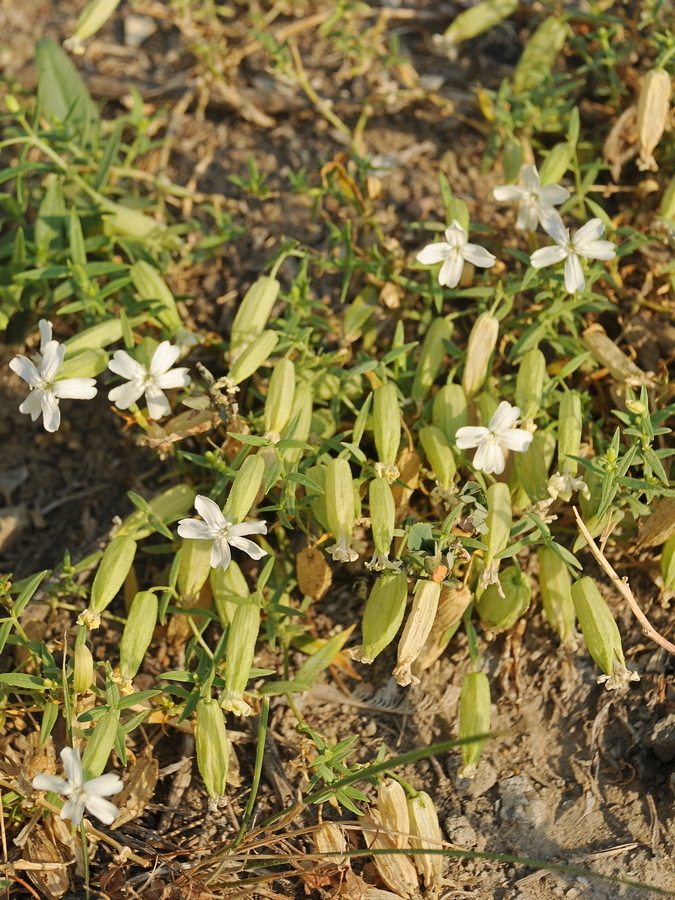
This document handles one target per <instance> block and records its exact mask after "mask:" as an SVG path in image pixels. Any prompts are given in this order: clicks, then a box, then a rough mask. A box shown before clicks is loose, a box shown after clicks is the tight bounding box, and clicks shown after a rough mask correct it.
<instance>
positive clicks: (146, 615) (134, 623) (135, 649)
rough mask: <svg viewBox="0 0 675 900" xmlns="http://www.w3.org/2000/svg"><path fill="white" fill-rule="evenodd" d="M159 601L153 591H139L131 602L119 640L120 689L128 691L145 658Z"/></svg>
mask: <svg viewBox="0 0 675 900" xmlns="http://www.w3.org/2000/svg"><path fill="white" fill-rule="evenodd" d="M158 611H159V601H158V600H157V596H156V595H155V593H154V592H153V591H139V593H138V594H136V596H135V597H134V599H133V601H132V603H131V609H130V610H129V615H128V616H127V624H126V625H125V626H124V631H123V633H122V639H121V641H120V676H121V678H122V691H123V692H124V693H126V692H128V691H130V689H131V681H132V679H133V678H134V676H135V675H136V674H137V672H138V670H139V669H140V667H141V664H142V663H143V660H144V659H145V654H146V652H147V649H148V647H149V646H150V641H151V640H152V635H153V633H154V631H155V626H156V625H157V613H158Z"/></svg>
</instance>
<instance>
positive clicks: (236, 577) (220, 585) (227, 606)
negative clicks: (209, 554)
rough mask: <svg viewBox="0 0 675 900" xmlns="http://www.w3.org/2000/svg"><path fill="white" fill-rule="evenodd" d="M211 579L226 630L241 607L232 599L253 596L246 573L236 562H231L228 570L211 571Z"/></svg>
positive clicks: (215, 599) (222, 623)
mask: <svg viewBox="0 0 675 900" xmlns="http://www.w3.org/2000/svg"><path fill="white" fill-rule="evenodd" d="M209 579H210V581H211V591H212V593H213V600H214V603H215V606H216V612H217V613H218V617H219V618H220V623H221V625H222V626H223V628H225V627H227V626H228V625H229V624H230V623H231V622H232V619H233V618H234V614H235V612H236V611H237V610H238V609H239V606H240V604H239V603H237V602H236V600H233V599H232V598H233V597H241V598H246V597H249V596H250V595H251V592H250V591H249V589H248V583H247V581H246V578H245V577H244V573H243V572H242V571H241V569H240V568H239V565H238V563H236V562H235V561H234V560H232V561H231V562H230V564H229V566H228V567H227V569H222V568H221V567H220V566H218V568H217V569H211V573H210V575H209Z"/></svg>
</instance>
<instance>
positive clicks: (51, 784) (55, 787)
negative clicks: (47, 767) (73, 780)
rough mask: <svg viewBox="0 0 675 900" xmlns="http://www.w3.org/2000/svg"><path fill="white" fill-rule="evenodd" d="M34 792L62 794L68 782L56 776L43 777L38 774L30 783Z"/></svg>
mask: <svg viewBox="0 0 675 900" xmlns="http://www.w3.org/2000/svg"><path fill="white" fill-rule="evenodd" d="M31 783H32V785H33V789H34V790H36V791H50V792H51V793H53V794H62V793H63V792H64V791H65V790H66V789H67V788H68V782H67V781H64V780H63V778H57V777H56V775H43V774H42V772H40V773H38V774H37V775H36V776H35V778H34V779H33V781H32V782H31Z"/></svg>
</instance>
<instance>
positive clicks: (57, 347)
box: [40, 341, 66, 382]
mask: <svg viewBox="0 0 675 900" xmlns="http://www.w3.org/2000/svg"><path fill="white" fill-rule="evenodd" d="M65 353H66V348H65V347H64V346H63V345H62V344H59V342H58V341H47V343H46V344H45V349H44V353H43V354H42V365H41V366H40V375H41V376H42V378H43V380H44V381H46V382H50V381H53V380H54V378H55V377H56V373H57V372H58V371H59V369H60V368H61V363H62V362H63V357H64V356H65Z"/></svg>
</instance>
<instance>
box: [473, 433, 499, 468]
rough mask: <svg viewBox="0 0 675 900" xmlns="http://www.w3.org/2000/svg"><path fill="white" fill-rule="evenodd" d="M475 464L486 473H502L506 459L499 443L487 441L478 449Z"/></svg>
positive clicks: (474, 459)
mask: <svg viewBox="0 0 675 900" xmlns="http://www.w3.org/2000/svg"><path fill="white" fill-rule="evenodd" d="M473 464H474V466H475V468H476V469H480V470H481V472H485V474H486V475H492V474H493V473H496V474H497V475H500V474H501V473H502V472H503V471H504V466H505V464H506V460H505V459H504V453H503V452H502V450H501V448H500V447H499V445H498V444H493V443H492V442H488V441H486V442H485V443H484V444H481V445H480V447H479V448H478V450H476V455H475V456H474V458H473Z"/></svg>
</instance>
